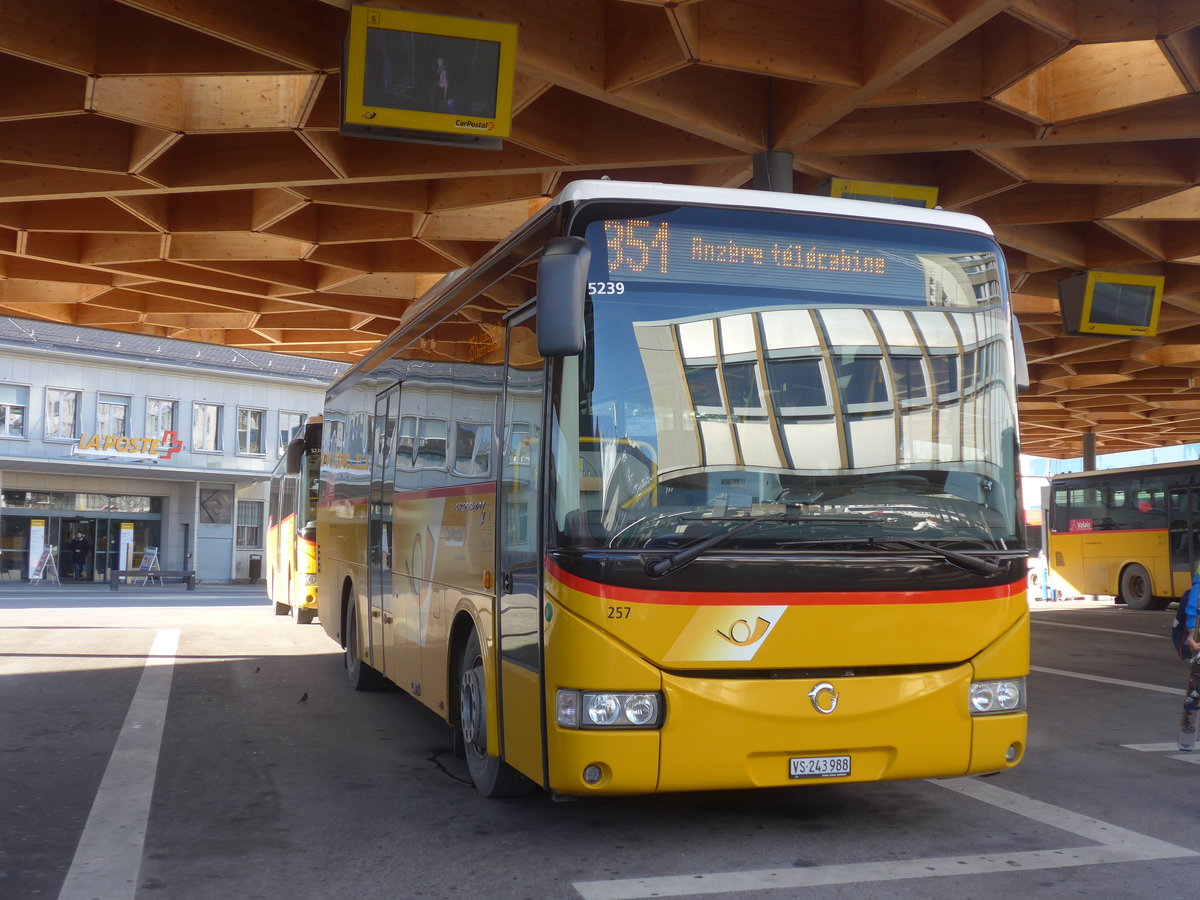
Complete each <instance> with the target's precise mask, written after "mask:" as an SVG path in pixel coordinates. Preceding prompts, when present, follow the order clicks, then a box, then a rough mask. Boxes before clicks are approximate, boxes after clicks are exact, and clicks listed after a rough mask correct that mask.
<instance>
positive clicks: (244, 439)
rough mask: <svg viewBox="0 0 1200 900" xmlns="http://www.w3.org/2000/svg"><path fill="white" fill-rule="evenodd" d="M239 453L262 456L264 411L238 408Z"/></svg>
mask: <svg viewBox="0 0 1200 900" xmlns="http://www.w3.org/2000/svg"><path fill="white" fill-rule="evenodd" d="M237 415H238V418H237V432H238V438H237V440H238V453H249V454H252V455H255V456H261V455H262V453H263V415H264V413H263V411H262V410H261V409H245V408H243V407H241V406H239V407H238V413H237Z"/></svg>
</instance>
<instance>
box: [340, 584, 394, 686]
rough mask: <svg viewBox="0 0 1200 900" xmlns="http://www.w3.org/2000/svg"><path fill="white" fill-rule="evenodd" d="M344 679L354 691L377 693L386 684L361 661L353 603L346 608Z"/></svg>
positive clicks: (356, 614)
mask: <svg viewBox="0 0 1200 900" xmlns="http://www.w3.org/2000/svg"><path fill="white" fill-rule="evenodd" d="M343 633H344V634H345V635H346V657H345V664H346V678H347V679H348V680H349V681H350V687H352V688H353V689H354V690H356V691H377V690H379V689H380V688H381V687H383V686H384V684H386V683H387V682H386V679H384V677H383V676H382V675H381V674H379V672H378V671H377V670H376V669H373V668H371V667H370V666H369V665H368V664H367V663H366V662H364V661H363V658H362V654H361V653H360V652H359V646H358V613H357V612H356V611H355V607H354V602H353V601H351V602H350V605H349V606H348V607H347V608H346V628H345V631H344V632H343Z"/></svg>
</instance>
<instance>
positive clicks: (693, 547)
mask: <svg viewBox="0 0 1200 900" xmlns="http://www.w3.org/2000/svg"><path fill="white" fill-rule="evenodd" d="M799 518H800V517H799V516H751V517H750V518H747V519H737V520H736V521H737V524H736V525H734V526H733V527H732V528H727V529H726V530H725V531H718V532H717V533H716V534H713V535H709V536H708V537H706V538H704V539H703V540H701V541H697V542H696V543H694V544H688V545H687V546H686V547H684V548H682V549H680V550H676V551H675V552H674V553H672V554H670V555H668V556H664V557H663V558H662V559H656V560H654V562H649V563H646V574H647V575H649V576H650V577H651V578H659V577H661V576H663V575H666V574H667V573H669V572H674V571H675V570H676V569H678V568H680V567H682V566H686V565H687V564H688V563H690V562H691V561H692V560H693V559H695V558H696V557H697V556H699V555H700V554H701V553H703V552H704V551H705V550H708V549H709V548H710V547H715V546H717V544H720V543H722V542H724V541H727V540H729V538H731V537H733V536H734V535H737V534H741V533H742V532H743V531H745V530H746V529H747V528H749V527H750V526H751V525H757V524H758V523H759V522H794V521H796V520H797V519H799ZM717 521H721V520H717ZM725 521H729V520H725Z"/></svg>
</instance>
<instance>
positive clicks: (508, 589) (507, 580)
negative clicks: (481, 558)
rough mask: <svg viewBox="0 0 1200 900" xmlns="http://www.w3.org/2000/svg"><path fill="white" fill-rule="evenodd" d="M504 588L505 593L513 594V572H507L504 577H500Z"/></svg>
mask: <svg viewBox="0 0 1200 900" xmlns="http://www.w3.org/2000/svg"><path fill="white" fill-rule="evenodd" d="M500 583H501V586H502V590H503V592H504V593H505V594H511V593H512V590H513V577H512V572H505V573H504V577H503V578H502V579H500Z"/></svg>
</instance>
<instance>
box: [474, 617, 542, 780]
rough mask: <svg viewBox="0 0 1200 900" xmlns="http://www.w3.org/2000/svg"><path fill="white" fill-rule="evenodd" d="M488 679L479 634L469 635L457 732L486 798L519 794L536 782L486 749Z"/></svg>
mask: <svg viewBox="0 0 1200 900" xmlns="http://www.w3.org/2000/svg"><path fill="white" fill-rule="evenodd" d="M487 719H488V707H487V678H486V675H485V673H484V667H483V652H482V650H481V648H480V645H479V635H477V634H476V633H475V632H474V631H472V632H471V636H470V637H469V638H467V643H466V645H465V646H464V647H463V651H462V653H461V654H460V655H459V658H458V731H459V733H460V734H461V740H460V738H459V735H455V744H456V745H461V746H462V748H463V750H464V751H465V755H466V758H467V769H468V770H469V771H470V773H471V780H472V781H473V782H475V789H476V790H478V791H479V793H480V794H482V795H483V796H484V797H492V798H497V797H520V796H522V795H524V794H528V793H529V791H530V790H531V789H532V787H533V783H532V782H531V781H529V779H527V778H526V777H525V776H524V775H522V774H521V773H520V772H518V771H517V770H516V769H514V768H513V767H512V766H510V765H508V763H506V762H504V761H503V760H500V759H498V758H497V757H495V756H489V755H488V752H487Z"/></svg>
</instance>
